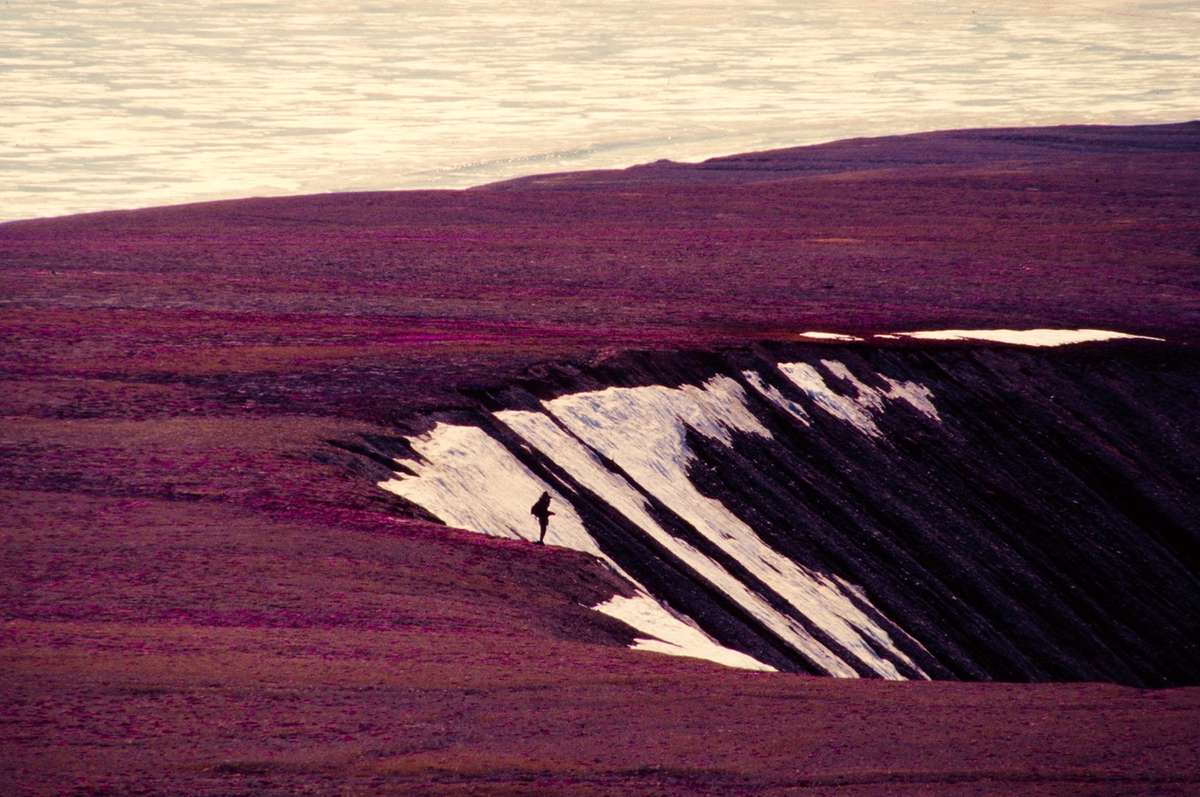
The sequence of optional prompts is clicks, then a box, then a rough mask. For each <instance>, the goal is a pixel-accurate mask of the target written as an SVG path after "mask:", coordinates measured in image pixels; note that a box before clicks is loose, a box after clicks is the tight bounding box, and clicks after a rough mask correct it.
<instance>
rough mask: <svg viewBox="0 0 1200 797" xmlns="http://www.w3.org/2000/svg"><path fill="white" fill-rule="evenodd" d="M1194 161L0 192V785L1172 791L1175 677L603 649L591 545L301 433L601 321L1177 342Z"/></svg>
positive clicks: (827, 159) (643, 339) (1194, 336)
mask: <svg viewBox="0 0 1200 797" xmlns="http://www.w3.org/2000/svg"><path fill="white" fill-rule="evenodd" d="M1198 198H1200V124H1198V123H1190V124H1184V125H1168V126H1157V127H1140V128H1056V129H1046V130H1028V131H1020V130H1007V131H974V132H958V133H941V134H928V135H923V136H909V137H901V138H891V139H871V140H859V141H848V142H839V143H837V144H831V145H826V146H822V147H810V148H803V149H796V150H785V151H779V152H773V153H760V154H755V155H746V156H739V157H736V158H727V159H718V160H715V161H710V162H708V163H705V164H700V165H693V166H688V165H681V164H670V163H659V164H651V165H648V166H644V167H637V168H633V169H628V170H624V171H618V172H595V173H584V174H578V175H558V176H546V177H538V178H529V179H525V180H518V181H512V182H509V183H505V184H500V185H496V186H490V187H484V188H480V189H475V190H470V191H444V192H403V193H375V194H342V195H328V196H315V197H296V198H285V199H249V200H240V201H234V202H220V203H210V204H202V205H189V206H180V207H171V208H157V209H150V210H144V211H135V212H117V213H103V214H93V215H87V216H77V217H70V218H64V219H49V220H39V221H29V222H19V223H12V224H7V225H0V281H2V283H0V284H2V285H3V297H4V307H3V311H2V313H0V326H2V328H3V336H4V345H3V347H0V379H2V380H3V381H2V382H0V406H2V412H3V415H4V434H3V443H2V445H3V457H0V492H2V494H3V496H4V506H5V510H4V522H3V524H0V528H2V529H3V531H2V538H3V546H2V547H0V573H2V575H0V607H2V613H3V616H2V621H3V625H0V638H2V639H3V643H2V646H0V660H2V661H0V791H2V792H3V793H14V794H24V793H29V794H64V793H65V794H70V793H78V794H92V793H152V794H178V793H212V794H264V793H268V794H269V793H298V792H346V793H362V794H368V793H370V794H376V793H395V794H427V793H438V794H457V793H461V794H518V793H539V794H713V795H716V794H779V795H782V794H801V793H802V794H824V793H834V792H835V791H836V792H837V793H838V794H928V793H945V794H997V795H999V794H1011V793H1013V792H1014V791H1017V790H1020V791H1021V792H1023V793H1029V794H1052V793H1053V794H1061V793H1086V794H1128V793H1135V792H1137V793H1154V794H1187V793H1195V792H1196V790H1197V789H1200V763H1198V762H1200V730H1198V729H1200V722H1198V721H1197V719H1198V717H1200V692H1198V691H1197V690H1195V689H1171V690H1162V691H1157V692H1140V691H1136V690H1131V689H1124V688H1118V687H1114V686H1109V685H1101V684H1073V685H1037V686H1032V685H1004V684H950V683H935V684H890V683H879V682H846V681H834V680H827V679H814V678H806V677H801V676H792V675H763V674H754V673H745V672H738V671H733V670H726V669H722V668H720V667H716V666H714V665H709V664H705V663H702V662H696V661H688V660H680V659H672V658H668V657H662V656H657V655H652V654H646V653H636V652H631V651H627V650H625V649H623V647H622V644H623V643H624V642H625V641H627V639H628V630H627V629H625V628H624V627H623V626H622V625H621V624H619V623H616V622H615V621H610V620H607V619H606V618H604V617H602V616H600V615H598V614H596V613H593V612H590V611H588V610H587V609H586V608H584V606H585V605H589V604H591V603H594V602H597V601H599V600H602V599H603V598H604V597H605V596H607V595H610V594H611V593H612V592H613V590H614V589H616V585H615V582H614V581H613V579H612V578H611V577H610V576H609V575H607V573H606V571H604V570H603V569H602V568H600V567H599V566H597V565H596V564H595V563H594V562H592V561H590V560H589V559H587V558H586V557H583V556H581V555H576V554H573V553H571V552H566V551H562V550H558V549H553V548H547V549H540V548H537V547H534V546H530V545H525V544H520V543H513V542H506V541H499V540H493V539H488V538H483V537H480V536H477V535H470V534H466V533H462V532H456V531H452V530H447V529H444V528H442V527H440V526H436V525H433V524H428V523H422V522H419V521H413V520H400V519H396V518H395V517H393V516H391V515H390V514H389V508H390V505H389V503H388V500H389V499H388V497H387V495H386V494H384V493H382V491H379V490H376V489H375V488H374V487H373V485H372V483H371V482H370V480H369V479H365V478H358V477H356V476H355V474H354V473H353V472H352V471H350V470H349V469H348V468H350V467H353V463H354V459H353V458H351V457H346V458H339V455H338V454H337V453H336V451H335V450H334V449H332V448H331V447H329V446H327V445H325V443H324V441H326V440H330V439H348V438H351V437H353V436H354V435H356V434H362V433H367V434H370V433H375V434H388V433H392V432H393V431H394V429H393V427H392V426H391V424H392V423H393V422H395V421H397V420H399V419H402V418H404V417H406V416H408V415H410V414H411V413H412V412H414V411H416V410H419V409H422V408H428V407H430V406H446V405H453V404H454V403H455V402H456V401H460V399H458V398H457V396H458V395H459V391H460V390H462V389H464V388H470V387H471V386H478V385H488V384H495V383H497V382H500V381H503V380H504V379H506V378H507V377H510V376H512V375H514V374H517V373H519V372H520V371H522V370H523V369H525V368H527V367H529V366H530V365H533V364H535V363H537V362H539V361H545V360H551V359H554V360H586V359H592V358H595V357H597V356H601V355H603V354H605V353H608V352H612V351H616V350H620V349H627V348H675V347H706V346H715V345H721V344H731V343H742V342H747V341H752V340H759V339H770V338H774V339H785V338H787V337H789V336H792V335H795V334H796V333H798V332H801V331H803V330H806V329H828V330H838V331H851V332H855V331H859V332H861V331H887V330H891V329H905V328H917V327H972V326H977V327H978V326H1007V327H1038V326H1072V327H1077V326H1082V327H1100V328H1108V329H1116V330H1121V331H1124V332H1136V333H1143V334H1151V335H1159V336H1164V337H1166V338H1168V339H1169V340H1170V341H1172V345H1194V344H1195V343H1197V342H1198V341H1200V281H1198V279H1197V273H1198V268H1200V212H1198ZM331 452H332V453H331Z"/></svg>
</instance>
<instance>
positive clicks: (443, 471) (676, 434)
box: [381, 360, 940, 679]
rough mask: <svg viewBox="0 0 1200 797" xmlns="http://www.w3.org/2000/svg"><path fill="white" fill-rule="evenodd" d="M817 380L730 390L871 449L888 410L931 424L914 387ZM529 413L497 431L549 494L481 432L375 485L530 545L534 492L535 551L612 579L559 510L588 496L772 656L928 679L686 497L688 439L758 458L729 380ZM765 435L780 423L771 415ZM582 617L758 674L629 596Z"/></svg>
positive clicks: (794, 368)
mask: <svg viewBox="0 0 1200 797" xmlns="http://www.w3.org/2000/svg"><path fill="white" fill-rule="evenodd" d="M821 366H822V368H823V369H824V370H825V372H826V373H827V374H828V375H829V376H830V377H831V378H832V379H833V382H834V386H831V385H830V384H828V383H827V382H826V379H825V377H824V376H823V375H822V373H821V371H819V370H818V369H817V368H816V367H815V366H812V365H809V364H807V363H784V364H780V365H779V369H780V372H781V373H782V374H783V375H784V376H786V377H787V380H785V381H783V382H780V383H779V384H780V385H781V386H787V387H788V389H787V391H786V392H790V393H792V394H793V397H788V396H787V395H785V391H781V390H780V389H779V387H777V386H775V385H772V384H770V383H769V382H768V381H767V380H766V379H764V378H763V377H762V375H761V374H759V373H757V372H753V371H745V372H743V373H742V377H743V378H744V379H745V380H746V383H747V384H749V385H751V386H752V387H753V388H754V392H755V393H756V394H758V396H761V398H762V399H763V400H765V401H766V402H770V403H771V404H774V405H776V406H778V407H779V408H781V409H783V410H784V411H785V412H786V415H787V416H788V417H790V419H791V421H792V422H794V423H795V424H797V426H799V427H802V428H803V427H808V426H809V424H810V423H811V419H812V413H813V412H819V411H824V412H827V413H830V414H832V415H834V416H835V417H838V418H840V419H841V420H843V421H847V422H849V423H851V424H853V425H854V426H855V427H856V428H858V429H859V430H861V431H862V432H864V433H865V434H868V435H870V436H872V437H875V438H878V437H881V436H882V434H883V433H882V432H881V430H880V428H879V425H878V423H877V422H876V420H877V418H878V417H879V416H880V414H881V413H883V412H884V411H885V410H886V409H887V407H888V405H889V404H890V403H893V402H906V403H907V404H908V405H910V406H911V407H912V408H913V409H915V410H916V411H918V412H920V413H922V414H923V415H925V416H926V417H927V418H929V419H930V420H933V421H937V420H940V418H939V416H938V412H937V409H936V408H935V407H934V405H933V400H932V399H933V396H932V393H931V392H930V391H929V390H928V389H927V388H925V387H924V386H921V385H918V384H916V383H912V382H899V381H896V380H893V379H890V378H888V377H886V376H884V375H882V374H875V375H870V376H867V377H864V378H865V379H866V381H863V379H860V378H858V377H857V376H855V375H854V374H853V373H852V372H851V371H850V370H849V369H848V368H846V367H845V366H844V365H843V364H842V363H840V362H837V361H834V360H823V361H822V362H821ZM788 382H790V383H791V384H790V385H788ZM839 386H840V388H846V389H847V390H846V392H847V393H849V394H850V395H846V394H844V393H842V392H840V390H839ZM797 389H798V390H797ZM805 397H807V401H806V399H805ZM802 402H804V403H807V404H808V406H804V403H802ZM766 406H767V405H766V404H762V405H760V406H759V409H758V412H766ZM542 408H543V411H528V410H502V411H499V412H496V413H495V419H496V420H497V421H499V422H500V423H501V424H503V425H504V426H506V427H508V429H509V430H510V431H511V432H512V433H513V434H515V435H517V437H519V438H520V440H521V441H523V442H524V444H525V445H524V446H522V448H524V449H525V450H526V451H528V452H530V453H531V454H532V453H533V452H535V451H536V453H537V454H540V455H541V456H542V457H543V458H544V459H545V460H547V461H549V462H550V463H553V465H554V466H555V468H557V471H556V475H554V476H552V477H547V478H548V479H549V480H550V481H553V482H554V483H553V484H551V483H550V482H549V481H546V480H543V479H542V478H539V477H538V476H537V475H535V473H534V472H533V471H532V470H531V469H530V468H529V467H527V466H526V465H525V464H523V463H522V461H521V460H519V459H518V458H517V457H516V456H515V455H514V454H513V453H511V452H510V451H509V449H507V448H506V447H505V446H504V445H503V444H501V443H500V442H499V441H498V440H496V439H495V438H493V437H492V436H491V435H489V434H488V433H487V432H485V431H484V430H483V429H482V428H479V427H474V426H457V425H450V424H444V423H443V424H438V425H436V426H435V427H434V428H433V429H432V430H431V431H430V432H428V433H426V434H424V435H420V436H414V437H411V438H409V442H410V444H411V446H412V449H413V451H414V452H415V453H416V454H417V458H416V459H409V460H398V461H397V462H398V464H399V465H400V466H401V467H402V469H403V470H404V471H407V472H398V473H397V474H396V475H395V478H393V479H391V480H389V481H387V482H384V483H383V484H382V485H381V486H383V487H384V488H385V489H388V490H391V491H392V492H394V493H396V494H398V495H401V496H403V497H404V498H406V499H408V500H409V501H412V502H413V503H415V504H418V505H420V506H422V507H424V508H425V509H426V510H428V511H429V512H431V513H432V514H434V515H435V516H437V517H438V518H439V519H441V520H443V521H444V522H446V523H447V524H449V525H453V526H458V527H461V528H467V529H472V530H475V531H479V532H482V533H485V534H490V535H494V536H501V537H510V538H524V539H531V538H533V537H534V535H535V533H536V523H535V522H534V519H533V518H532V517H531V516H530V515H529V506H530V505H532V504H533V502H534V501H535V500H536V499H537V497H538V496H539V495H540V494H541V492H542V491H543V490H545V491H547V492H549V493H550V494H551V497H552V498H553V499H554V501H555V507H556V511H557V512H558V515H557V516H556V517H555V518H554V521H553V522H552V523H551V526H550V529H551V530H550V534H549V536H548V537H547V542H550V543H551V544H556V545H563V546H566V547H570V548H574V549H577V550H581V551H586V552H588V553H591V554H593V555H596V556H598V557H600V558H602V559H604V560H605V561H606V562H608V563H609V564H610V565H611V566H612V567H613V568H614V569H616V570H617V572H619V573H621V574H622V575H625V574H624V573H623V572H622V571H621V570H620V568H619V567H618V566H617V564H616V563H615V562H613V561H612V560H611V559H609V558H608V557H607V556H605V554H603V553H602V552H601V550H600V547H599V545H598V544H597V542H596V540H595V539H594V538H593V537H592V535H591V534H589V532H588V530H587V528H586V527H585V524H584V522H583V520H582V519H581V517H580V515H579V512H578V511H577V509H576V507H575V506H573V505H572V503H571V500H583V498H584V496H583V493H582V492H577V491H579V490H583V491H586V492H587V493H589V494H590V495H591V496H594V499H589V500H599V501H601V502H603V503H604V504H606V505H607V506H608V507H609V508H610V509H611V510H613V511H615V512H616V513H618V514H619V515H620V516H621V517H623V518H624V519H625V520H626V521H627V522H628V523H629V524H630V528H631V529H632V528H636V529H637V530H639V531H640V532H641V533H643V534H645V535H646V536H647V537H648V538H649V539H651V540H653V541H654V542H655V543H657V545H658V546H660V547H661V548H662V549H663V550H665V551H666V552H667V553H669V554H670V555H671V556H672V557H673V558H674V559H675V560H677V561H678V562H679V563H680V564H682V565H683V566H684V567H685V568H687V569H688V570H690V571H691V572H692V574H693V575H694V577H695V578H697V579H700V580H702V581H704V582H707V584H708V585H710V586H711V588H713V589H716V590H719V591H720V593H722V594H723V595H725V596H726V598H727V599H728V600H729V601H731V602H732V603H733V604H734V605H736V606H738V607H739V608H740V609H741V610H742V611H743V612H745V613H746V615H748V616H749V617H751V618H753V619H754V620H755V621H756V622H757V623H758V624H759V625H760V626H761V627H762V628H763V630H765V631H768V632H769V633H770V634H771V635H773V636H774V637H775V638H776V639H777V640H778V641H779V642H780V643H782V644H784V645H786V646H787V647H790V648H791V649H792V650H794V651H796V653H798V654H799V655H800V656H802V657H803V658H805V659H806V660H807V661H809V662H811V663H812V664H813V665H814V666H816V667H818V668H820V669H821V670H823V671H825V672H827V673H829V674H830V675H835V676H839V677H857V674H858V672H868V671H869V672H872V673H874V674H876V675H878V676H880V677H883V678H889V679H902V678H904V677H905V673H906V672H907V673H916V674H918V675H919V676H921V677H927V676H926V674H925V673H924V672H923V671H922V670H921V668H920V667H919V666H917V664H916V663H915V662H914V661H913V660H912V659H911V658H909V656H908V655H906V654H905V653H904V651H903V650H901V649H900V647H898V646H897V644H896V641H895V640H894V639H893V638H892V636H891V634H889V631H888V630H887V629H885V628H884V627H883V626H882V625H881V624H880V623H881V622H883V621H882V620H879V618H882V617H883V613H882V612H880V611H879V610H878V609H877V608H876V607H874V606H873V605H871V603H870V600H869V599H868V597H867V595H866V593H865V592H864V591H863V590H862V589H861V588H860V587H858V586H856V585H853V584H850V583H849V582H846V581H845V580H843V579H841V578H840V577H839V576H837V575H836V574H826V573H822V572H818V571H815V570H812V569H810V568H808V567H805V566H803V565H801V564H798V563H797V562H795V561H793V560H792V559H790V558H788V557H787V556H785V555H783V554H782V553H780V552H779V551H777V550H775V549H774V548H772V547H771V546H770V545H769V544H768V543H767V542H766V541H765V540H764V539H763V538H762V537H761V536H760V535H759V533H758V532H757V531H755V529H754V528H752V527H751V526H750V525H749V524H748V523H747V522H745V521H743V520H742V519H741V518H739V517H738V516H737V515H735V514H734V513H733V512H731V511H730V510H729V509H728V508H727V507H726V506H725V505H724V504H723V503H722V502H721V501H719V500H717V499H715V498H712V497H709V496H706V495H704V494H703V493H701V492H700V491H699V489H697V487H696V485H695V484H694V483H693V482H692V480H691V478H690V475H689V470H690V468H691V467H692V465H693V464H694V462H695V460H696V456H695V453H694V452H693V451H692V449H691V447H690V445H689V434H695V435H700V436H702V437H705V438H708V439H709V440H711V441H714V443H716V444H719V445H723V446H726V447H729V448H730V455H733V453H734V449H735V443H736V438H737V437H738V436H743V437H749V438H752V439H759V440H761V441H766V442H768V443H769V442H770V441H771V439H772V437H771V432H770V431H769V430H768V428H767V427H766V426H765V425H764V424H763V421H762V420H760V418H759V416H758V415H757V414H756V413H755V411H754V409H752V403H751V402H750V401H749V398H748V397H747V395H746V393H745V391H744V390H743V388H742V386H741V384H739V383H738V382H737V381H735V380H734V379H732V378H730V377H728V376H721V375H718V376H714V377H713V378H711V379H709V380H708V381H707V382H705V383H704V384H703V385H699V386H697V385H682V386H679V387H665V386H661V385H649V386H645V387H633V388H623V387H610V388H607V389H604V390H597V391H589V392H581V393H575V394H570V395H565V396H561V397H559V398H556V399H552V400H549V401H545V402H543V403H542ZM763 417H764V418H765V417H767V416H766V415H764V416H763ZM777 420H782V421H786V418H784V416H782V415H780V416H777ZM515 450H516V449H514V451H515ZM522 457H523V458H525V455H524V454H522ZM565 493H571V494H572V496H573V497H572V499H571V500H568V498H567V496H566V495H565ZM652 503H653V504H654V506H653V507H652V506H651V505H652ZM668 519H669V520H670V522H669V523H668V522H667V521H668ZM682 527H690V529H691V530H693V531H694V532H695V533H696V534H698V535H699V536H700V537H702V538H703V539H704V540H705V541H706V545H708V546H711V549H712V550H713V551H719V552H720V556H717V555H716V554H709V553H705V552H704V551H702V550H700V549H698V548H697V547H696V546H695V545H694V544H692V543H689V542H688V541H687V540H685V539H683V538H681V537H680V536H679V534H678V529H679V528H682ZM671 528H676V529H677V531H676V532H675V533H673V532H672V531H671V530H670V529H671ZM689 533H690V532H689ZM714 556H716V557H717V558H714ZM718 559H723V560H725V561H727V562H733V563H736V565H737V566H738V567H739V568H741V569H743V570H745V571H747V572H749V573H750V574H752V575H753V577H754V578H753V579H748V580H747V581H749V582H750V583H747V582H746V581H743V580H742V579H741V578H739V577H738V576H736V575H735V574H734V572H732V571H731V569H730V567H729V566H727V565H725V564H722V562H721V561H718ZM626 578H628V576H626ZM631 580H632V579H631ZM760 593H762V594H760ZM777 607H778V608H777ZM595 608H597V609H598V610H600V611H603V612H604V613H605V614H609V615H611V616H613V617H617V618H619V619H621V620H623V621H624V622H626V623H627V624H629V625H631V626H632V627H634V628H635V629H637V630H638V631H639V632H640V633H642V634H645V635H646V637H648V638H646V639H639V640H638V642H636V643H635V645H634V646H635V647H636V648H638V649H643V650H656V651H659V652H662V653H670V654H673V655H685V656H695V657H699V658H705V659H709V660H712V661H718V662H721V663H723V664H728V665H731V666H739V667H747V668H752V669H771V668H770V667H767V666H766V665H764V664H762V663H760V662H758V661H756V660H754V659H752V658H750V657H749V656H747V655H745V654H743V653H739V652H737V651H733V650H730V649H728V648H726V647H723V646H721V645H720V644H718V643H717V642H715V641H714V640H713V639H712V638H711V637H709V636H708V635H707V634H706V633H705V632H704V631H702V630H701V629H700V628H699V626H698V625H697V624H696V623H694V622H693V621H692V620H691V619H690V618H687V617H685V616H683V615H681V614H679V613H678V612H675V611H673V610H670V609H668V608H667V607H666V606H664V605H663V604H661V603H660V602H659V601H657V600H655V599H654V598H653V597H652V596H650V595H649V594H648V591H647V590H646V589H645V587H643V586H642V585H640V584H636V582H635V596H634V597H632V598H629V597H622V596H617V597H614V598H613V599H611V600H609V601H607V602H606V603H604V604H602V605H601V606H598V607H595ZM811 629H816V631H819V632H820V633H819V634H817V633H815V632H814V631H813V630H811ZM893 633H895V631H894V630H893ZM901 633H902V632H901ZM830 641H832V643H834V644H832V645H831V644H829V642H830ZM902 670H903V671H902Z"/></svg>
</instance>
